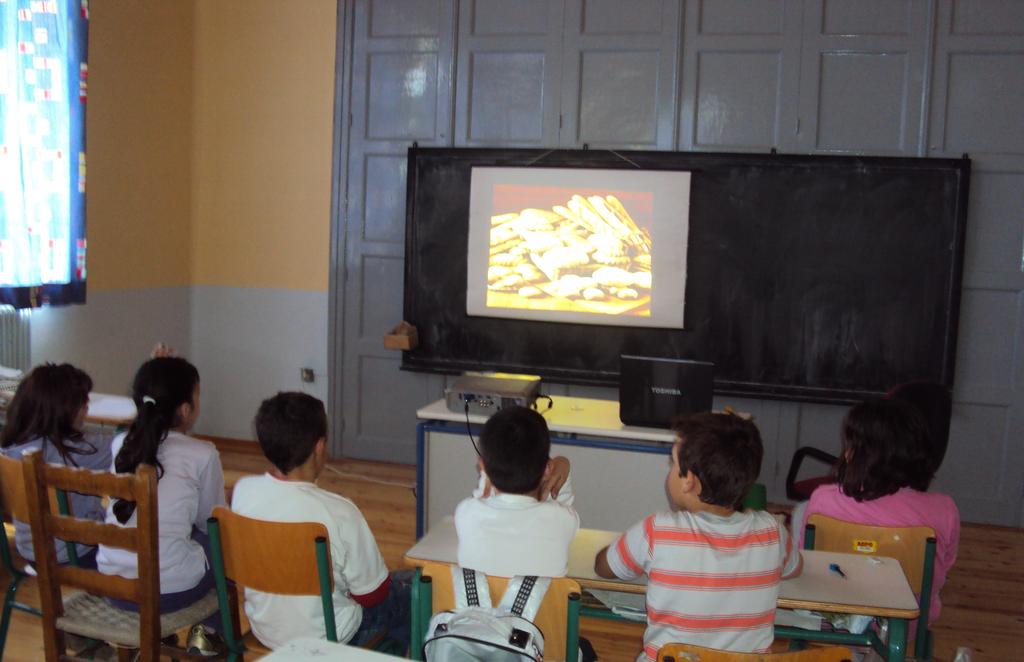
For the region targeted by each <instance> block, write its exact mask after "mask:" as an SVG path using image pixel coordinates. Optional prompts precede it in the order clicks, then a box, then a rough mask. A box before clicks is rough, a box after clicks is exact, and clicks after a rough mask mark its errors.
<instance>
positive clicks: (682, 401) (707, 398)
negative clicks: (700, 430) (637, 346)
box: [619, 354, 715, 428]
mask: <svg viewBox="0 0 1024 662" xmlns="http://www.w3.org/2000/svg"><path fill="white" fill-rule="evenodd" d="M714 377H715V365H714V364H713V363H707V362H705V361H687V360H684V359H659V358H653V357H648V356H628V355H626V354H623V355H622V357H621V363H620V365H619V420H621V421H622V422H623V423H625V424H626V425H639V426H643V427H658V428H667V427H669V426H670V425H671V424H672V418H673V417H675V416H676V415H678V414H695V413H697V412H702V411H711V399H712V397H713V394H714V393H713V391H714V388H713V387H714Z"/></svg>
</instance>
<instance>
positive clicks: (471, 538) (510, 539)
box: [455, 477, 580, 577]
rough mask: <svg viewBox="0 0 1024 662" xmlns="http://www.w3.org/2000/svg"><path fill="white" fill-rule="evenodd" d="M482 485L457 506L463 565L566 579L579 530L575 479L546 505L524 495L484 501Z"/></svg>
mask: <svg viewBox="0 0 1024 662" xmlns="http://www.w3.org/2000/svg"><path fill="white" fill-rule="evenodd" d="M483 481H484V478H483V477H481V482H480V485H481V486H480V487H478V488H477V490H476V491H475V492H474V493H473V494H474V496H472V497H471V498H469V499H465V500H463V501H462V502H461V503H459V505H458V506H456V507H455V531H456V533H457V534H458V538H459V549H458V559H459V565H460V566H462V567H463V568H472V569H474V570H478V571H480V572H482V573H484V574H487V575H494V576H497V577H515V576H516V575H537V576H540V577H564V576H565V575H566V573H568V572H569V545H571V544H572V539H573V538H574V537H575V536H576V531H577V530H578V529H579V528H580V518H579V515H577V514H576V511H575V510H574V509H573V507H572V504H573V493H572V482H571V480H567V481H566V482H565V485H563V486H562V489H561V490H559V492H558V498H557V499H551V498H550V497H549V498H548V499H546V500H545V501H537V500H536V499H534V498H533V497H531V496H525V495H522V494H495V495H493V496H489V497H486V498H483V497H481V496H480V495H481V494H482V493H483V489H482V485H483Z"/></svg>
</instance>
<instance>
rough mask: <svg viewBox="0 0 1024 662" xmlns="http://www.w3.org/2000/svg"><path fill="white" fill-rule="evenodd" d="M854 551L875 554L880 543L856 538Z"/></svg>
mask: <svg viewBox="0 0 1024 662" xmlns="http://www.w3.org/2000/svg"><path fill="white" fill-rule="evenodd" d="M853 551H855V552H860V553H861V554H874V553H875V552H877V551H878V543H877V542H876V541H874V540H857V539H854V541H853Z"/></svg>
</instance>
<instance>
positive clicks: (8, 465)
mask: <svg viewBox="0 0 1024 662" xmlns="http://www.w3.org/2000/svg"><path fill="white" fill-rule="evenodd" d="M0 508H2V509H3V510H2V512H3V516H4V519H5V520H7V521H10V520H11V519H12V518H13V519H16V520H18V521H19V522H25V523H26V524H27V523H28V517H29V512H28V495H26V494H25V475H24V470H23V469H22V466H21V460H15V459H14V458H11V457H7V456H6V455H0ZM50 509H51V510H52V511H53V512H57V490H55V489H51V490H50Z"/></svg>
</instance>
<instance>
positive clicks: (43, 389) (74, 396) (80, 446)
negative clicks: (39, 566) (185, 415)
mask: <svg viewBox="0 0 1024 662" xmlns="http://www.w3.org/2000/svg"><path fill="white" fill-rule="evenodd" d="M91 390H92V379H90V378H89V375H87V374H85V372H83V371H82V370H79V369H78V368H76V367H75V366H73V365H70V364H68V363H62V364H60V365H54V364H53V363H46V364H43V365H40V366H36V368H35V369H33V370H32V372H30V373H29V374H28V375H27V376H26V377H25V378H24V379H22V380H21V383H19V384H18V389H17V391H15V393H14V398H13V399H12V400H11V403H10V405H8V407H7V422H6V424H5V425H4V428H3V430H2V431H0V453H3V454H4V455H6V456H7V457H10V458H14V459H17V460H20V459H21V457H22V456H23V455H24V454H25V453H29V452H31V451H37V450H41V451H42V453H43V459H44V460H46V461H47V462H49V463H51V464H63V465H65V466H70V467H82V468H85V469H95V470H97V471H107V470H109V469H110V438H109V437H104V436H103V435H101V434H92V435H89V437H88V438H87V437H86V435H85V433H84V432H83V431H82V428H83V426H84V425H85V416H86V414H87V413H88V411H89V391H91ZM68 497H69V499H68V500H69V502H70V506H71V512H73V513H74V514H75V516H76V517H80V518H82V519H94V520H102V519H103V506H102V505H101V503H100V499H99V497H95V496H88V495H84V494H74V493H72V494H69V495H68ZM14 542H15V544H16V546H17V547H18V553H19V554H21V555H22V556H23V557H24V558H26V559H28V560H29V561H32V560H35V552H34V550H33V549H32V531H31V529H30V528H29V525H28V524H27V523H25V522H17V521H16V522H15V523H14ZM55 544H56V545H57V560H58V562H60V563H67V562H68V551H67V546H66V545H65V544H64V543H62V542H55ZM76 549H77V552H78V564H79V566H81V567H84V568H95V567H96V548H95V547H91V546H88V545H81V544H79V545H77V546H76Z"/></svg>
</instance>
